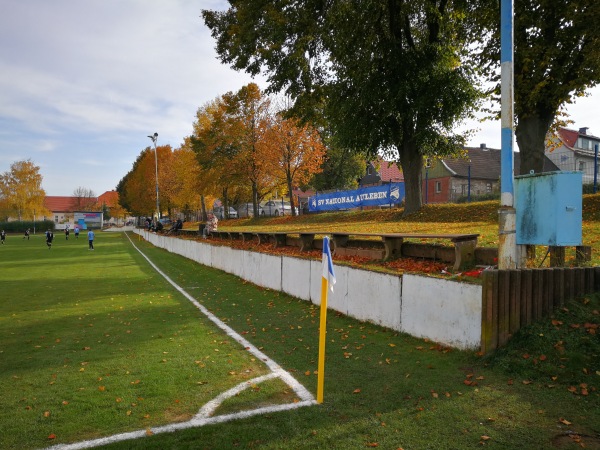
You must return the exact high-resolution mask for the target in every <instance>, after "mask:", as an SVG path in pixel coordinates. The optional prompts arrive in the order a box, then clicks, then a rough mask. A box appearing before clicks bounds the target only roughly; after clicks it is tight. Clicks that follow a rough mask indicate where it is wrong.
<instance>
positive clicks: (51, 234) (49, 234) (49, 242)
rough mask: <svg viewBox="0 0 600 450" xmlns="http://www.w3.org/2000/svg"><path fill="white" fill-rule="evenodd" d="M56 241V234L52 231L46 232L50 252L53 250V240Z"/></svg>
mask: <svg viewBox="0 0 600 450" xmlns="http://www.w3.org/2000/svg"><path fill="white" fill-rule="evenodd" d="M53 239H54V233H53V232H52V230H48V231H46V245H47V246H48V250H49V249H51V248H52V240H53Z"/></svg>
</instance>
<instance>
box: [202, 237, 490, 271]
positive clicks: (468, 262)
mask: <svg viewBox="0 0 600 450" xmlns="http://www.w3.org/2000/svg"><path fill="white" fill-rule="evenodd" d="M214 235H216V236H219V237H221V238H226V239H240V238H241V239H242V240H243V241H244V242H246V241H250V240H252V239H254V238H256V239H257V241H258V243H259V244H265V243H271V242H273V243H274V244H275V246H276V247H281V246H285V245H287V243H288V236H289V235H298V236H300V240H299V242H300V251H308V250H314V240H315V236H316V235H323V236H325V235H330V236H331V242H332V244H333V253H334V254H335V252H336V250H337V249H341V248H348V246H349V243H350V242H351V239H350V238H351V237H352V236H354V237H368V238H373V237H375V238H380V239H381V241H380V242H382V243H383V248H384V257H383V259H384V261H387V260H391V259H396V258H400V257H401V256H402V244H403V243H404V240H405V239H438V240H439V239H442V240H449V241H450V242H452V244H454V257H455V259H454V267H453V270H455V271H457V270H461V269H463V268H465V267H469V266H472V265H473V264H474V262H475V247H477V238H478V237H479V234H423V233H356V232H342V231H271V232H263V231H243V232H242V231H217V232H214Z"/></svg>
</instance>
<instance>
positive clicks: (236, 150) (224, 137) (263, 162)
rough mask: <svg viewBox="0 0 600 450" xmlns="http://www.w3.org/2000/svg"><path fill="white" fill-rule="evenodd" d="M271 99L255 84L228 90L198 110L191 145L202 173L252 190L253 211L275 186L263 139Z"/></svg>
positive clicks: (256, 211) (256, 210) (213, 178)
mask: <svg viewBox="0 0 600 450" xmlns="http://www.w3.org/2000/svg"><path fill="white" fill-rule="evenodd" d="M269 107H270V100H269V99H268V98H267V97H266V96H264V94H263V93H262V92H261V91H260V89H259V88H258V86H257V85H256V84H255V83H250V84H248V85H247V86H244V87H242V88H241V89H240V90H239V91H238V92H235V93H233V92H228V93H226V94H224V95H223V96H222V97H221V98H220V99H218V100H217V101H216V102H214V103H213V104H210V105H207V106H206V108H205V109H204V110H203V111H199V115H198V121H197V122H196V123H195V124H194V136H193V137H192V147H193V149H194V151H195V152H196V153H197V154H198V158H199V162H200V165H201V167H202V176H203V177H204V176H207V177H209V179H212V180H217V179H218V178H220V177H224V181H228V180H235V183H237V185H238V186H242V185H246V187H247V188H249V191H250V193H251V198H252V203H253V205H254V213H255V215H256V216H257V215H258V205H259V202H260V200H261V199H262V197H263V196H264V195H265V193H266V192H268V191H270V190H271V188H272V187H273V182H274V180H273V179H272V178H271V176H270V173H269V170H268V163H269V159H268V158H267V157H266V155H265V154H264V149H265V147H264V146H261V142H262V140H263V139H264V135H265V132H266V129H267V126H268V123H269V113H270V110H269Z"/></svg>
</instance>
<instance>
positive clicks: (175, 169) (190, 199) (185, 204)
mask: <svg viewBox="0 0 600 450" xmlns="http://www.w3.org/2000/svg"><path fill="white" fill-rule="evenodd" d="M165 174H166V178H167V180H168V183H166V184H164V187H163V189H165V190H166V194H167V195H168V197H169V200H170V206H171V207H173V208H176V209H178V210H181V211H183V212H184V213H185V214H189V213H190V211H192V209H196V208H197V206H198V205H199V204H200V192H201V191H200V181H201V170H200V165H199V164H198V160H197V159H196V154H195V153H194V152H193V150H192V149H191V143H190V138H186V139H185V141H184V143H183V144H182V145H181V147H179V148H177V149H175V150H174V151H173V155H172V157H171V161H170V164H169V165H168V166H166V167H165Z"/></svg>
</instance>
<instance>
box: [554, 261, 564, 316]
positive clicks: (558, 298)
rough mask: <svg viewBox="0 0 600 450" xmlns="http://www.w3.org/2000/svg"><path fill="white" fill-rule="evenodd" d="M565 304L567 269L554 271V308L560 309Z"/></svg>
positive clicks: (558, 268) (560, 268)
mask: <svg viewBox="0 0 600 450" xmlns="http://www.w3.org/2000/svg"><path fill="white" fill-rule="evenodd" d="M564 304H565V269H564V268H562V267H557V268H556V269H554V307H555V308H559V307H561V306H563V305H564Z"/></svg>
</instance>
